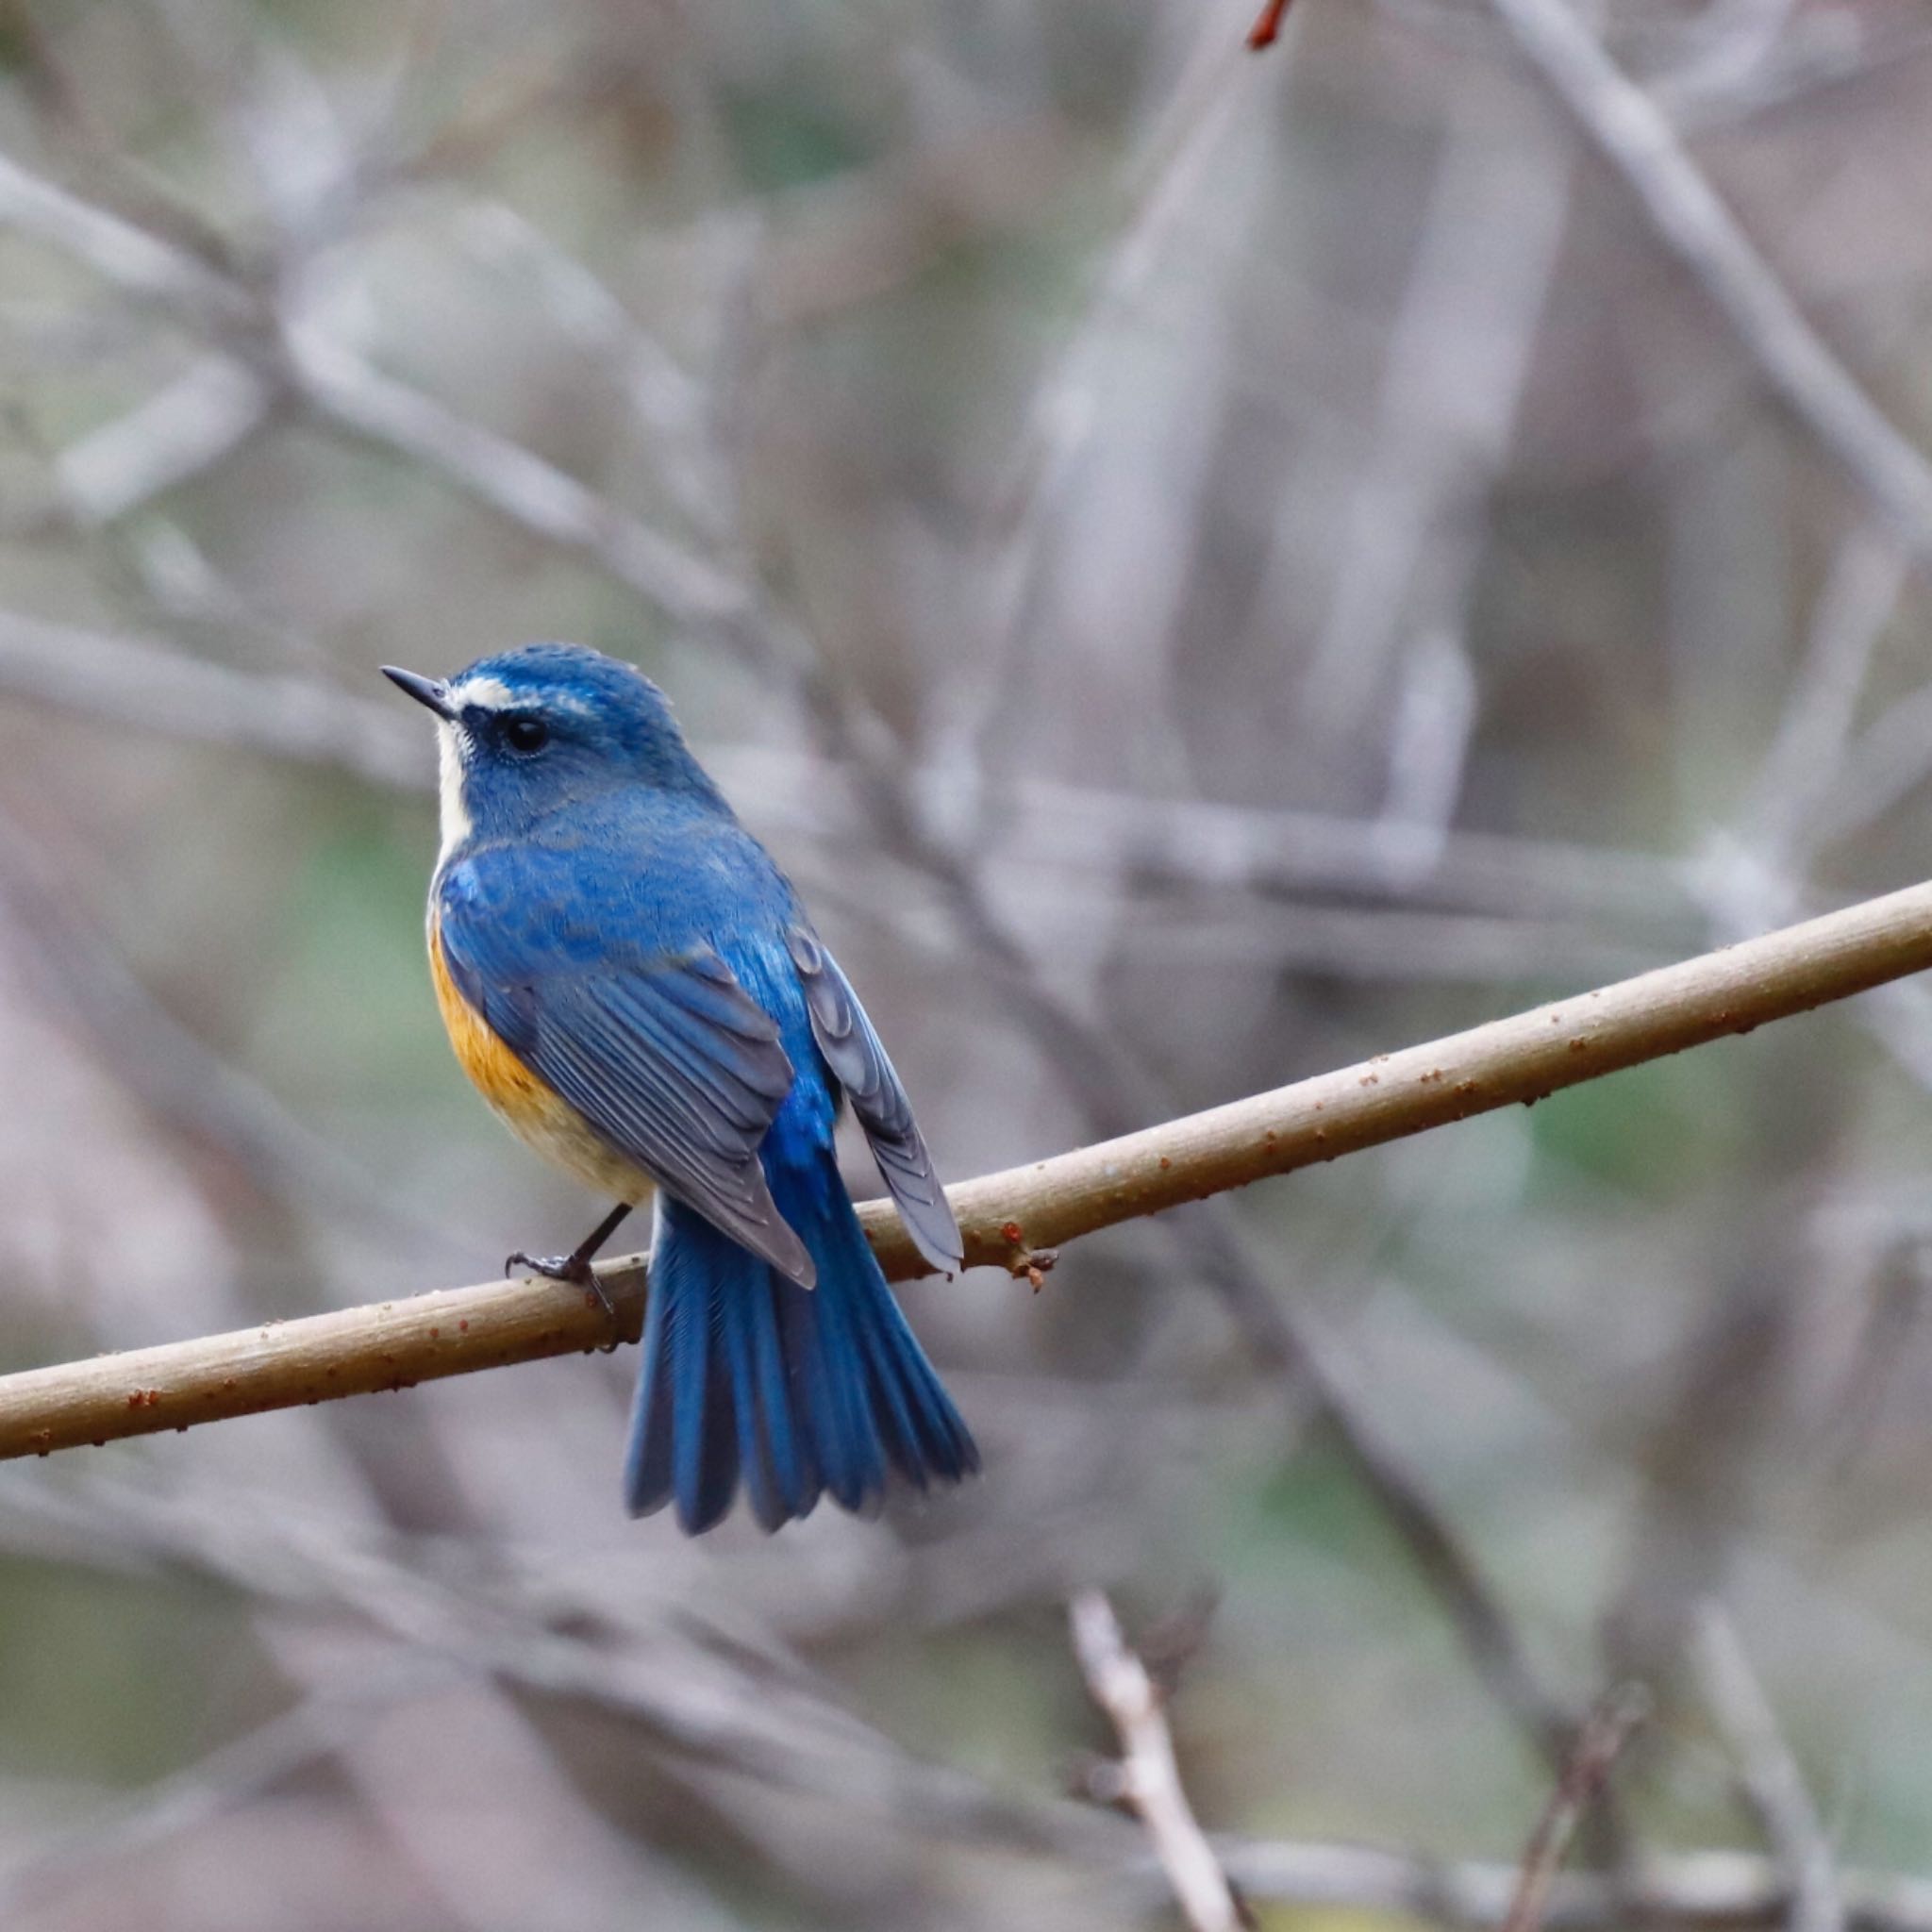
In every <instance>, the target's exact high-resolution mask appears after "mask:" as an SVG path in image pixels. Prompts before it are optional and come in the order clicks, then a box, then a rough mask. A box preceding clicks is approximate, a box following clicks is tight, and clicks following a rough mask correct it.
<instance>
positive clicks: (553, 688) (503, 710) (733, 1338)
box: [384, 644, 979, 1535]
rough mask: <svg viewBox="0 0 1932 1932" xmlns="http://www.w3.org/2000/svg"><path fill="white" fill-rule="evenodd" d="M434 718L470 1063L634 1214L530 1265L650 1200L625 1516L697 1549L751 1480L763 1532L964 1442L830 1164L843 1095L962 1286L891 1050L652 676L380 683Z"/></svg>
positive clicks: (942, 1473) (587, 1277) (571, 654)
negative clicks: (662, 1517)
mask: <svg viewBox="0 0 1932 1932" xmlns="http://www.w3.org/2000/svg"><path fill="white" fill-rule="evenodd" d="M384 671H385V675H387V676H389V677H390V678H391V679H392V680H393V681H394V682H395V683H396V684H398V685H400V686H401V687H402V689H403V690H404V691H407V692H408V694H409V695H410V696H411V697H412V698H415V699H416V700H418V702H420V703H422V704H424V705H426V706H427V707H428V708H429V709H430V710H431V711H433V712H434V713H435V714H436V718H437V721H438V725H437V729H438V738H439V741H440V751H441V802H442V807H441V816H442V851H441V857H440V858H439V859H438V861H437V866H436V872H435V875H434V877H433V878H432V879H431V881H430V887H429V958H430V970H431V976H432V978H433V979H434V982H435V986H436V991H437V998H438V1002H439V1004H440V1006H441V1010H442V1017H443V1022H444V1024H445V1025H446V1026H447V1027H448V1029H449V1035H450V1041H451V1043H452V1044H453V1045H454V1046H455V1048H456V1052H457V1058H458V1059H459V1060H460V1061H461V1062H462V1065H463V1069H464V1071H465V1072H466V1073H467V1074H469V1076H470V1078H471V1079H472V1080H473V1081H474V1082H475V1085H476V1086H477V1088H478V1089H479V1090H480V1091H481V1092H482V1093H483V1096H484V1098H485V1099H486V1100H488V1101H489V1102H490V1104H491V1107H492V1108H495V1110H496V1111H497V1113H498V1114H499V1115H501V1116H502V1118H503V1119H504V1120H505V1121H506V1122H507V1123H508V1125H509V1126H510V1127H511V1128H512V1129H513V1130H514V1131H515V1132H516V1133H517V1134H519V1135H520V1136H522V1137H523V1139H524V1140H525V1141H528V1142H529V1143H530V1144H531V1145H532V1146H534V1147H536V1148H537V1149H538V1150H539V1151H540V1152H541V1153H543V1154H545V1155H547V1156H548V1157H549V1158H552V1159H553V1160H555V1161H557V1162H558V1163H559V1164H560V1165H561V1166H563V1167H564V1168H566V1169H567V1170H568V1171H569V1172H570V1173H572V1174H575V1175H576V1176H577V1177H578V1178H579V1179H581V1180H583V1181H585V1182H586V1183H587V1184H589V1185H590V1186H591V1187H592V1188H595V1189H597V1190H600V1191H602V1192H603V1193H605V1194H606V1195H607V1196H615V1198H616V1200H617V1204H618V1205H617V1207H616V1208H614V1209H613V1211H612V1212H611V1213H610V1214H609V1215H608V1216H607V1217H606V1218H605V1220H604V1221H603V1222H602V1223H600V1224H599V1225H598V1226H597V1227H596V1228H595V1229H594V1230H592V1232H591V1235H590V1236H589V1237H588V1238H587V1239H586V1240H585V1241H584V1242H583V1243H582V1244H581V1245H580V1246H579V1247H578V1248H577V1249H576V1250H575V1252H574V1253H572V1254H570V1255H567V1256H562V1257H554V1258H550V1259H542V1260H538V1259H533V1257H530V1256H527V1255H523V1254H517V1255H512V1256H511V1257H510V1263H509V1265H515V1264H517V1263H523V1264H525V1265H527V1266H530V1267H533V1268H535V1269H537V1270H538V1271H539V1272H541V1273H542V1274H551V1275H554V1276H556V1277H558V1278H559V1279H563V1280H568V1281H574V1282H578V1283H580V1284H582V1285H584V1286H586V1287H588V1288H591V1289H595V1288H596V1280H595V1276H594V1275H593V1274H591V1257H592V1256H593V1255H594V1254H595V1253H596V1252H597V1250H598V1249H599V1247H601V1246H602V1245H603V1243H604V1242H605V1241H608V1239H609V1238H610V1236H611V1234H612V1233H613V1232H614V1231H615V1230H616V1228H617V1226H618V1224H620V1223H621V1222H622V1221H623V1219H624V1217H625V1215H626V1214H627V1213H628V1212H629V1211H630V1209H631V1208H632V1207H633V1206H634V1205H635V1204H636V1203H637V1202H639V1201H641V1199H643V1198H644V1196H645V1195H646V1194H649V1193H651V1192H652V1191H654V1190H655V1191H656V1200H657V1206H656V1224H655V1229H654V1234H653V1240H652V1246H651V1277H650V1295H649V1302H648V1307H647V1311H646V1315H645V1320H644V1359H643V1371H642V1374H641V1377H640V1379H639V1383H638V1393H637V1404H636V1407H635V1410H634V1412H633V1419H632V1424H631V1432H630V1442H629V1448H628V1450H627V1452H626V1456H625V1501H626V1502H627V1504H628V1505H629V1507H630V1509H631V1511H632V1513H633V1514H636V1515H643V1514H646V1513H648V1512H649V1511H651V1510H655V1509H660V1508H662V1507H664V1506H665V1505H666V1504H667V1503H672V1502H675V1504H676V1507H677V1517H678V1521H679V1522H680V1523H681V1524H683V1526H684V1528H685V1529H686V1530H687V1531H688V1532H689V1533H691V1535H696V1534H697V1533H698V1532H700V1531H702V1530H706V1529H708V1528H709V1527H710V1526H711V1525H712V1524H715V1523H716V1522H717V1521H718V1520H719V1519H720V1518H721V1517H722V1516H724V1513H725V1511H726V1510H728V1509H729V1508H730V1507H731V1503H732V1498H733V1497H734V1495H735V1494H736V1493H737V1490H738V1486H739V1483H740V1480H741V1479H742V1481H743V1485H744V1489H745V1492H746V1495H747V1497H748V1499H749V1501H750V1505H751V1508H752V1513H753V1514H754V1515H755V1516H756V1517H757V1519H758V1522H759V1523H761V1524H763V1525H764V1526H765V1527H766V1528H767V1529H775V1528H777V1527H778V1525H779V1524H783V1523H787V1522H790V1521H791V1520H792V1519H793V1518H796V1517H801V1516H805V1515H807V1514H808V1513H809V1511H810V1510H811V1508H812V1507H813V1506H814V1505H815V1504H816V1503H817V1501H818V1499H819V1497H820V1496H821V1494H824V1493H826V1492H829V1493H830V1494H831V1496H832V1497H833V1499H834V1500H835V1501H836V1502H838V1503H839V1504H841V1506H842V1507H845V1508H847V1509H852V1510H861V1511H862V1510H868V1509H871V1508H874V1507H876V1506H877V1504H878V1502H879V1499H880V1497H881V1495H882V1494H883V1492H884V1490H885V1486H886V1481H887V1474H888V1471H889V1469H890V1470H895V1471H896V1472H897V1473H898V1474H899V1475H900V1476H902V1477H903V1478H904V1479H905V1480H906V1481H908V1482H909V1483H911V1484H913V1485H914V1486H915V1487H917V1488H919V1489H924V1488H926V1487H927V1486H928V1485H929V1484H932V1483H935V1482H942V1483H952V1482H958V1480H959V1479H960V1478H962V1477H963V1476H965V1475H967V1474H971V1473H972V1472H973V1471H974V1470H976V1469H977V1468H978V1467H979V1455H978V1451H977V1450H976V1449H975V1448H974V1442H973V1438H972V1436H971V1435H970V1434H969V1433H968V1432H967V1428H966V1424H964V1423H963V1422H962V1421H961V1420H960V1418H959V1415H958V1410H956V1409H955V1408H954V1407H953V1404H952V1401H951V1400H950V1398H949V1397H948V1396H947V1394H946V1391H945V1390H944V1389H943V1388H942V1387H941V1384H940V1380H939V1377H938V1376H937V1375H936V1374H934V1373H933V1370H932V1366H931V1364H930V1363H929V1362H927V1360H926V1358H925V1356H924V1353H923V1352H922V1350H921V1349H920V1346H919V1343H918V1341H916V1340H915V1339H914V1337H913V1334H912V1331H911V1329H910V1328H909V1327H908V1325H907V1324H906V1319H905V1317H904V1316H903V1315H902V1314H901V1313H900V1311H899V1306H898V1304H897V1302H896V1301H894V1300H893V1298H892V1295H891V1291H890V1290H889V1289H888V1288H887V1286H886V1280H885V1276H884V1275H883V1274H881V1273H880V1272H879V1265H878V1262H877V1261H876V1260H875V1259H874V1257H873V1253H872V1250H871V1248H870V1247H869V1246H868V1245H867V1243H866V1241H865V1237H864V1234H863V1233H862V1232H861V1230H860V1228H859V1224H858V1216H857V1214H856V1213H855V1212H854V1210H853V1206H852V1197H851V1196H850V1195H849V1194H848V1193H847V1192H846V1191H845V1185H844V1182H843V1181H842V1180H841V1178H840V1174H839V1166H838V1160H837V1158H836V1155H835V1152H834V1146H833V1128H834V1125H835V1123H836V1121H837V1117H838V1114H839V1109H840V1107H841V1098H842V1100H849V1101H850V1102H851V1105H852V1110H853V1113H854V1114H855V1115H856V1116H857V1118H858V1123H859V1124H860V1126H862V1127H863V1128H864V1130H865V1134H866V1138H867V1140H868V1141H870V1142H871V1144H872V1150H873V1153H874V1157H875V1158H876V1159H877V1161H878V1165H879V1172H880V1174H882V1175H883V1176H884V1178H885V1182H886V1186H887V1188H888V1189H889V1190H890V1191H891V1195H892V1198H893V1200H894V1201H895V1202H896V1203H897V1204H898V1208H899V1212H900V1214H901V1216H902V1217H903V1218H904V1220H905V1223H906V1227H907V1231H908V1233H909V1234H910V1235H911V1237H912V1240H913V1241H914V1242H915V1243H916V1244H917V1246H918V1248H919V1250H920V1252H921V1253H922V1254H923V1255H924V1256H925V1257H926V1259H927V1260H929V1261H930V1262H931V1263H932V1264H933V1266H934V1267H936V1268H939V1269H941V1270H946V1271H956V1270H958V1268H959V1267H960V1265H961V1262H962V1257H963V1250H962V1247H961V1244H960V1241H959V1230H958V1224H956V1222H955V1221H954V1219H953V1211H952V1208H950V1207H949V1206H948V1205H947V1201H946V1197H945V1193H944V1191H943V1190H942V1189H941V1186H940V1182H939V1177H938V1175H937V1174H935V1173H934V1171H933V1164H932V1157H931V1156H930V1155H929V1154H928V1153H927V1152H926V1147H925V1142H924V1140H923V1139H922V1138H921V1136H920V1132H919V1128H918V1126H917V1125H916V1124H915V1123H914V1121H913V1118H912V1108H911V1106H910V1104H909V1103H908V1100H907V1098H906V1090H905V1088H904V1087H903V1086H901V1084H900V1082H899V1076H898V1074H896V1073H894V1072H893V1070H892V1063H891V1060H890V1059H889V1058H887V1057H886V1050H885V1048H884V1047H883V1046H882V1045H880V1043H879V1039H878V1035H877V1034H876V1033H874V1031H873V1028H872V1024H871V1022H870V1021H869V1020H867V1018H866V1016H865V1011H864V1008H861V1007H860V1006H859V1004H858V997H857V995H856V994H855V993H854V992H853V991H852V988H851V987H850V985H849V984H848V983H847V982H846V979H845V975H844V974H842V973H841V972H840V970H839V966H838V962H837V961H836V960H835V959H834V958H832V956H831V954H830V953H829V952H827V951H826V950H825V947H824V942H823V941H821V940H820V939H819V937H818V935H817V934H816V933H815V932H814V931H813V930H812V926H811V922H810V921H809V920H808V918H807V917H806V915H805V913H804V911H803V910H802V908H800V906H799V904H798V900H797V897H796V895H795V894H794V893H793V891H792V890H791V883H790V881H788V880H787V879H786V877H785V875H784V874H782V873H781V872H780V871H779V870H778V868H777V866H776V865H775V864H774V863H773V861H772V858H771V856H770V855H769V854H768V853H767V852H766V851H765V849H764V847H763V846H762V845H760V844H759V843H758V841H757V840H756V839H754V838H753V837H752V835H751V834H750V833H749V832H747V831H746V830H745V829H744V827H743V826H742V825H741V824H739V822H738V819H737V817H736V816H735V815H734V814H733V812H732V810H731V808H730V807H729V806H728V805H727V804H726V803H725V802H724V797H723V795H722V794H721V793H720V792H719V791H718V789H717V787H716V786H715V785H713V784H712V782H711V780H710V779H709V778H708V776H707V775H706V774H705V773H704V771H703V769H702V768H701V767H700V766H699V764H698V762H697V760H696V759H695V758H693V757H692V756H691V751H690V749H689V748H688V747H687V746H686V744H685V741H684V738H683V734H682V733H681V732H680V731H679V730H678V728H677V724H676V723H675V720H674V719H673V717H672V715H671V708H670V705H669V704H668V703H667V701H666V700H665V697H664V694H663V692H662V691H659V690H658V687H657V686H656V685H654V684H653V683H651V681H650V680H649V679H648V678H646V677H645V676H644V675H642V674H641V672H639V671H637V670H635V669H634V668H633V667H632V666H630V665H628V664H624V663H620V662H619V661H618V660H617V659H615V658H607V657H605V656H604V655H603V654H602V653H600V652H597V651H591V650H587V649H585V648H583V647H582V646H579V645H575V644H530V645H526V646H525V647H523V648H522V649H519V650H514V651H508V652H505V653H503V654H502V655H501V656H498V657H492V658H482V659H480V660H479V661H477V662H476V663H475V664H472V665H471V666H470V667H469V669H468V670H467V671H463V672H459V673H458V675H456V676H454V677H451V678H448V679H442V680H438V679H432V678H427V677H423V676H419V675H417V674H416V673H414V672H410V671H399V670H396V669H394V668H392V667H390V666H385V667H384Z"/></svg>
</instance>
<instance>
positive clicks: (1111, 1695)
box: [1067, 1590, 1251, 1932]
mask: <svg viewBox="0 0 1932 1932" xmlns="http://www.w3.org/2000/svg"><path fill="white" fill-rule="evenodd" d="M1067 1624H1068V1627H1069V1629H1070V1630H1071V1631H1072V1632H1073V1639H1074V1657H1076V1658H1078V1660H1079V1664H1080V1674H1081V1675H1082V1676H1083V1677H1085V1678H1086V1680H1087V1689H1088V1691H1089V1693H1090V1694H1091V1697H1092V1699H1093V1701H1094V1703H1095V1704H1097V1705H1099V1707H1101V1709H1102V1710H1104V1711H1105V1712H1106V1713H1107V1715H1108V1720H1109V1721H1110V1722H1111V1724H1113V1727H1114V1729H1115V1731H1117V1732H1118V1733H1119V1735H1120V1740H1121V1757H1120V1761H1119V1762H1118V1763H1116V1764H1107V1765H1103V1766H1099V1767H1096V1768H1095V1770H1094V1771H1093V1772H1091V1773H1090V1774H1089V1775H1088V1778H1087V1780H1086V1783H1087V1790H1088V1793H1089V1795H1090V1796H1092V1797H1095V1798H1100V1799H1103V1800H1106V1801H1108V1802H1114V1803H1119V1804H1122V1805H1124V1806H1125V1807H1127V1808H1128V1809H1129V1810H1131V1811H1132V1812H1133V1813H1134V1815H1135V1816H1136V1817H1138V1818H1139V1819H1140V1821H1141V1824H1143V1825H1145V1826H1146V1828H1147V1836H1148V1837H1149V1839H1151V1840H1153V1844H1154V1855H1155V1857H1157V1858H1158V1859H1159V1860H1160V1868H1161V1870H1162V1871H1163V1872H1165V1873H1166V1874H1167V1878H1168V1883H1169V1884H1170V1885H1172V1886H1173V1887H1174V1897H1175V1899H1176V1900H1178V1901H1179V1904H1180V1908H1181V1912H1182V1915H1183V1916H1184V1917H1185V1918H1186V1920H1187V1922H1188V1924H1190V1925H1191V1926H1192V1927H1193V1932H1235V1928H1236V1927H1238V1926H1241V1925H1245V1924H1250V1923H1251V1921H1250V1920H1249V1918H1248V1917H1247V1915H1246V1914H1245V1913H1244V1912H1243V1911H1242V1909H1241V1902H1240V1900H1239V1899H1237V1898H1236V1897H1235V1894H1234V1891H1233V1890H1232V1888H1231V1887H1230V1886H1229V1885H1228V1882H1227V1874H1225V1873H1224V1871H1223V1870H1222V1869H1221V1864H1220V1861H1219V1860H1218V1859H1217V1858H1216V1857H1215V1856H1214V1849H1213V1847H1212V1846H1211V1845H1210V1844H1209V1843H1208V1840H1207V1838H1206V1837H1205V1836H1204V1835H1203V1833H1202V1830H1201V1827H1200V1825H1199V1824H1196V1823H1195V1821H1194V1812H1193V1807H1191V1805H1190V1804H1189V1803H1188V1793H1187V1790H1186V1788H1185V1787H1184V1786H1183V1785H1182V1783H1181V1774H1180V1767H1179V1765H1178V1764H1176V1763H1175V1761H1174V1737H1173V1734H1172V1733H1171V1732H1170V1731H1169V1729H1168V1727H1167V1716H1166V1713H1165V1711H1164V1710H1163V1709H1162V1707H1161V1706H1162V1699H1161V1696H1160V1693H1159V1691H1158V1690H1157V1689H1156V1688H1155V1684H1154V1679H1153V1678H1152V1677H1151V1676H1150V1675H1149V1674H1148V1673H1147V1666H1146V1665H1145V1664H1144V1663H1142V1662H1141V1659H1140V1658H1139V1657H1136V1656H1135V1654H1134V1652H1133V1651H1132V1650H1131V1649H1130V1648H1129V1647H1128V1644H1127V1640H1126V1639H1125V1637H1124V1636H1123V1635H1122V1632H1121V1625H1120V1619H1119V1618H1118V1617H1116V1616H1115V1615H1114V1608H1113V1606H1112V1605H1111V1604H1110V1603H1109V1602H1108V1600H1107V1592H1106V1591H1099V1590H1083V1591H1080V1592H1079V1594H1078V1595H1076V1596H1075V1597H1074V1599H1073V1601H1072V1602H1071V1603H1069V1604H1068V1606H1067Z"/></svg>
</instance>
